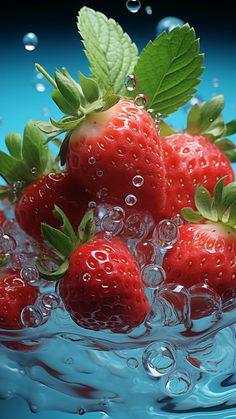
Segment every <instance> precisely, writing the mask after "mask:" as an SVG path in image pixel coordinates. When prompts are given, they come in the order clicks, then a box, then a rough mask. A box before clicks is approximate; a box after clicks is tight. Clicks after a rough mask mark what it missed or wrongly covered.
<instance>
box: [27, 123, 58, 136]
mask: <svg viewBox="0 0 236 419" xmlns="http://www.w3.org/2000/svg"><path fill="white" fill-rule="evenodd" d="M33 124H34V125H35V126H36V127H37V128H39V129H40V130H41V131H43V132H45V133H47V134H55V135H57V134H60V133H61V132H63V130H60V129H58V128H56V127H54V126H53V125H52V124H50V123H49V122H45V121H33Z"/></svg>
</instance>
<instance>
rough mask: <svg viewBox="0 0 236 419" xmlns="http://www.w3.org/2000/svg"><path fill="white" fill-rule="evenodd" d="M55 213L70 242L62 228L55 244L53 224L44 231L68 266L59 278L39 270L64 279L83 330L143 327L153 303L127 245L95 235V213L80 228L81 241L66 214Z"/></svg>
mask: <svg viewBox="0 0 236 419" xmlns="http://www.w3.org/2000/svg"><path fill="white" fill-rule="evenodd" d="M55 214H56V215H57V216H58V217H60V218H61V220H62V221H63V226H62V227H61V231H63V232H64V235H65V234H66V239H65V243H64V244H63V239H62V238H61V231H60V230H58V240H57V237H56V236H55V231H54V238H53V240H51V238H52V236H51V232H52V229H51V227H50V226H48V225H46V224H43V225H42V232H43V235H44V237H45V239H46V240H47V241H48V243H49V244H51V245H53V246H54V248H56V250H57V252H60V253H61V254H63V255H64V256H65V257H68V258H69V262H67V263H66V262H64V263H63V265H62V267H61V268H59V271H58V274H57V272H56V273H54V274H49V273H47V272H46V271H45V270H44V269H43V268H42V266H41V265H40V264H39V269H40V271H41V274H42V276H44V277H46V278H49V279H52V278H53V277H56V279H58V275H59V277H61V280H60V284H59V291H60V295H61V297H62V300H63V301H64V304H65V307H66V309H67V311H68V312H69V314H70V316H71V317H72V319H73V320H74V321H75V322H76V323H77V324H78V325H80V326H81V327H84V328H87V329H91V330H103V329H109V330H110V331H112V332H113V333H122V332H128V331H130V330H132V329H134V328H135V327H136V326H138V325H140V324H141V323H142V322H143V321H144V319H145V316H146V315H147V312H148V310H149V303H148V300H147V297H146V295H145V292H144V289H143V285H142V282H141V278H140V273H139V270H138V266H137V264H136V261H135V259H134V257H133V256H132V254H131V253H130V251H129V249H128V248H127V246H126V245H125V244H124V243H123V242H122V241H121V240H119V239H118V238H115V237H112V238H109V239H108V238H106V237H104V236H103V235H101V234H99V235H97V236H95V237H93V232H91V231H92V230H93V229H94V226H93V217H92V213H91V211H90V212H88V213H86V215H85V217H84V219H83V220H82V222H81V224H80V228H79V233H78V238H77V237H76V236H75V234H74V232H73V230H72V227H71V226H70V225H69V222H68V219H66V217H65V214H63V212H62V211H61V210H60V209H59V208H56V207H55ZM78 239H79V240H78ZM59 240H60V241H59ZM86 240H89V241H87V242H86ZM63 266H64V269H63Z"/></svg>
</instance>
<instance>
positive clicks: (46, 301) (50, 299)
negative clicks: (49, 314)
mask: <svg viewBox="0 0 236 419" xmlns="http://www.w3.org/2000/svg"><path fill="white" fill-rule="evenodd" d="M41 302H42V305H43V306H44V308H46V309H47V310H55V309H56V308H58V306H59V304H60V298H59V296H58V295H57V294H44V295H43V296H42V299H41Z"/></svg>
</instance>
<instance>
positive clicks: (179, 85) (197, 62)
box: [129, 24, 203, 117]
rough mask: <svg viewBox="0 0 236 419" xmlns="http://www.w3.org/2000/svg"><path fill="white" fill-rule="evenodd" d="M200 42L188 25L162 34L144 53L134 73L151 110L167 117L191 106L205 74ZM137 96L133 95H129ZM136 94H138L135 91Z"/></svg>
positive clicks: (140, 90) (139, 88) (139, 89)
mask: <svg viewBox="0 0 236 419" xmlns="http://www.w3.org/2000/svg"><path fill="white" fill-rule="evenodd" d="M202 64H203V55H202V54H200V53H199V40H198V39H196V35H195V32H194V29H193V28H190V27H189V25H188V24H185V25H183V26H182V27H179V26H177V27H176V28H174V29H173V30H172V31H171V32H170V33H169V34H168V35H167V34H166V33H165V32H163V33H162V34H161V35H159V36H158V37H157V38H156V39H155V41H153V42H152V41H150V42H149V43H148V44H147V46H146V47H145V48H144V49H143V51H142V52H141V55H140V58H139V61H138V63H137V65H136V67H135V69H134V74H135V77H136V78H137V80H138V91H139V93H143V94H144V95H145V96H147V98H148V107H149V108H152V109H154V110H155V111H156V112H159V113H161V114H162V115H163V116H164V117H166V116H168V115H169V114H171V113H172V112H174V111H176V110H177V109H178V108H179V107H180V106H182V105H184V104H185V103H186V102H188V101H189V100H190V99H191V97H192V95H193V94H194V93H195V92H196V89H195V86H196V85H197V84H198V83H199V82H200V80H199V76H200V75H201V74H202V72H203V67H202ZM129 94H130V96H131V97H133V96H134V92H129ZM135 94H137V91H135Z"/></svg>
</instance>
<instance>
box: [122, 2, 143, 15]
mask: <svg viewBox="0 0 236 419" xmlns="http://www.w3.org/2000/svg"><path fill="white" fill-rule="evenodd" d="M126 7H127V9H128V10H129V11H130V12H131V13H137V12H138V11H139V9H140V7H141V2H140V1H139V0H127V2H126Z"/></svg>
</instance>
